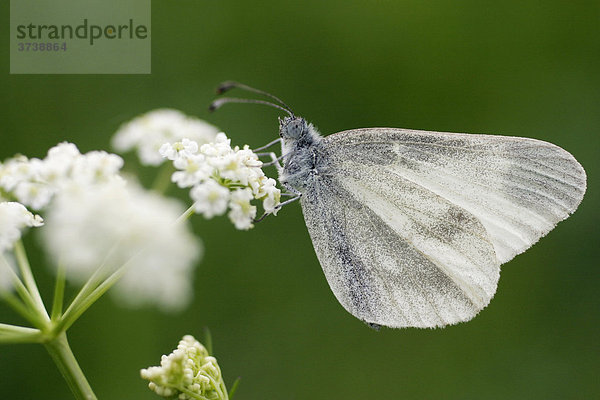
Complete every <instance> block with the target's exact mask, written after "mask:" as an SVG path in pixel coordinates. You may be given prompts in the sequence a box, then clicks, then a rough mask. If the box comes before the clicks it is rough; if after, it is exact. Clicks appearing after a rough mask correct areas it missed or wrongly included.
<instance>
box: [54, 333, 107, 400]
mask: <svg viewBox="0 0 600 400" xmlns="http://www.w3.org/2000/svg"><path fill="white" fill-rule="evenodd" d="M44 346H45V347H46V350H48V353H49V354H50V357H52V360H53V361H54V363H55V364H56V366H57V367H58V369H59V370H60V373H61V374H62V376H63V377H64V378H65V380H66V381H67V384H68V385H69V388H70V389H71V392H73V395H74V396H75V398H76V399H77V400H97V398H96V395H95V394H94V392H93V391H92V388H91V387H90V384H89V383H88V381H87V379H86V378H85V375H84V374H83V372H82V371H81V368H80V367H79V364H78V363H77V360H76V359H75V356H74V355H73V352H72V351H71V348H70V347H69V342H68V341H67V335H66V334H65V332H61V333H59V334H58V335H57V336H56V337H55V338H53V339H51V340H49V341H47V342H45V343H44Z"/></svg>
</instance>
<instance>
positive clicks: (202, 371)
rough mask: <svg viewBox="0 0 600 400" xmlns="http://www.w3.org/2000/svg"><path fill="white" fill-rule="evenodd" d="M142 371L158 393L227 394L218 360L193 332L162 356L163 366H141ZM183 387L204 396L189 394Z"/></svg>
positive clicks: (218, 397) (222, 398) (216, 398)
mask: <svg viewBox="0 0 600 400" xmlns="http://www.w3.org/2000/svg"><path fill="white" fill-rule="evenodd" d="M140 375H141V377H142V378H143V379H146V380H149V381H150V383H149V384H148V387H149V388H150V389H151V390H152V391H154V392H155V393H156V394H158V395H159V396H163V397H169V398H177V399H181V400H188V399H194V398H206V399H211V400H226V399H227V398H228V395H227V389H226V388H225V383H224V382H223V376H222V374H221V369H220V368H219V364H218V363H217V360H216V359H215V358H214V357H211V356H210V355H209V354H208V351H207V350H206V348H205V347H204V346H202V344H201V343H200V342H198V341H197V340H196V339H194V337H193V336H190V335H186V336H184V337H183V339H182V340H181V341H180V342H179V344H178V346H177V349H175V350H173V352H172V353H171V354H169V355H163V356H162V357H161V359H160V366H157V367H149V368H147V369H142V370H141V371H140ZM181 389H185V390H186V391H189V392H191V393H193V394H194V395H197V396H201V397H196V396H192V397H190V395H188V394H186V393H184V392H182V391H181Z"/></svg>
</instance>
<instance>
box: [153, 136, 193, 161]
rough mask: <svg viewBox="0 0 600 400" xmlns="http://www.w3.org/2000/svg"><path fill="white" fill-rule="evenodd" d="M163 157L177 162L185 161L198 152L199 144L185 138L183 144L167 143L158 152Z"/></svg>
mask: <svg viewBox="0 0 600 400" xmlns="http://www.w3.org/2000/svg"><path fill="white" fill-rule="evenodd" d="M158 152H159V153H160V155H161V156H163V157H165V158H167V159H169V160H171V161H175V160H178V159H182V158H183V159H185V158H187V157H189V156H191V155H193V154H196V153H197V152H198V143H196V142H193V141H191V140H189V139H188V138H184V139H183V140H181V142H175V143H173V144H171V143H165V144H163V145H162V146H161V147H160V149H159V150H158Z"/></svg>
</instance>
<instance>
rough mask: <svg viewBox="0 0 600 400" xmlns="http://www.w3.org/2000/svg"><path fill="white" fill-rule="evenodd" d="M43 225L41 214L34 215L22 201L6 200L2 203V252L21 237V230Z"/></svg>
mask: <svg viewBox="0 0 600 400" xmlns="http://www.w3.org/2000/svg"><path fill="white" fill-rule="evenodd" d="M41 225H43V221H42V218H41V217H40V216H39V215H33V214H32V213H31V212H29V211H28V210H27V208H25V206H24V205H23V204H21V203H17V202H13V201H5V202H2V203H0V253H3V252H5V251H6V250H9V249H11V248H12V247H13V245H14V244H15V242H16V241H17V240H19V239H20V238H21V231H22V230H23V229H24V228H27V227H38V226H41Z"/></svg>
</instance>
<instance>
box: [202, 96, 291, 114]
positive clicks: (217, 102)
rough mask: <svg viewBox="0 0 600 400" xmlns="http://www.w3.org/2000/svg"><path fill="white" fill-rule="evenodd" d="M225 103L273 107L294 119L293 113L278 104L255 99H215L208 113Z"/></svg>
mask: <svg viewBox="0 0 600 400" xmlns="http://www.w3.org/2000/svg"><path fill="white" fill-rule="evenodd" d="M227 103H250V104H262V105H265V106H269V107H273V108H277V109H279V110H281V111H284V112H286V113H288V114H289V116H290V117H294V113H293V112H292V111H291V110H288V109H287V108H284V107H282V106H280V105H278V104H274V103H271V102H269V101H264V100H255V99H238V98H236V97H223V98H220V99H217V100H215V101H213V102H212V103H211V104H210V106H209V107H208V111H211V112H212V111H215V110H217V109H218V108H221V106H223V104H227Z"/></svg>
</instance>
